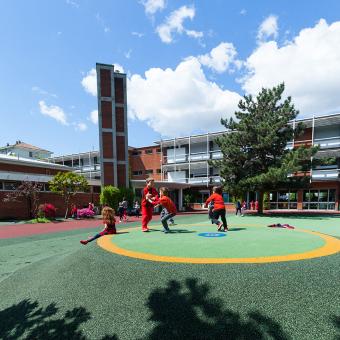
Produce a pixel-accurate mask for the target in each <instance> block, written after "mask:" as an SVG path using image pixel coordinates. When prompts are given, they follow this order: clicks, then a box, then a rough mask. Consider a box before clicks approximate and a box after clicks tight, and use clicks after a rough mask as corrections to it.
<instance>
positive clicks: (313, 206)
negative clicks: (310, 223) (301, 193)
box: [309, 203, 318, 209]
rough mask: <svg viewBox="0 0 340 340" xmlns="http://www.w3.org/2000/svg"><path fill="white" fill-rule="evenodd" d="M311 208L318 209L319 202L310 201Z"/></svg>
mask: <svg viewBox="0 0 340 340" xmlns="http://www.w3.org/2000/svg"><path fill="white" fill-rule="evenodd" d="M309 209H318V204H317V203H310V204H309Z"/></svg>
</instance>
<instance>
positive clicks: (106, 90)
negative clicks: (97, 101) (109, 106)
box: [100, 69, 111, 97]
mask: <svg viewBox="0 0 340 340" xmlns="http://www.w3.org/2000/svg"><path fill="white" fill-rule="evenodd" d="M100 86H101V96H102V97H111V71H110V70H105V69H101V70H100Z"/></svg>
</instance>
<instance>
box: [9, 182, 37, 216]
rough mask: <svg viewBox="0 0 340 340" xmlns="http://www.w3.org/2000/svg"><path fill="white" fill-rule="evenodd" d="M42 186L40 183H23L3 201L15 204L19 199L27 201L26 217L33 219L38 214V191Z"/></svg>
mask: <svg viewBox="0 0 340 340" xmlns="http://www.w3.org/2000/svg"><path fill="white" fill-rule="evenodd" d="M42 186H43V184H42V183H38V182H30V181H23V182H21V184H20V185H19V186H18V187H17V188H16V189H15V190H14V191H12V192H10V193H8V194H7V195H6V196H5V198H4V199H3V201H4V202H17V201H18V199H19V198H20V197H24V198H25V199H26V201H27V208H28V215H29V217H30V218H34V217H36V215H37V212H38V206H39V191H41V188H42Z"/></svg>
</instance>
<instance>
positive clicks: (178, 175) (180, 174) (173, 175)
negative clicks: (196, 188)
mask: <svg viewBox="0 0 340 340" xmlns="http://www.w3.org/2000/svg"><path fill="white" fill-rule="evenodd" d="M185 181H186V180H185V171H171V172H168V182H185Z"/></svg>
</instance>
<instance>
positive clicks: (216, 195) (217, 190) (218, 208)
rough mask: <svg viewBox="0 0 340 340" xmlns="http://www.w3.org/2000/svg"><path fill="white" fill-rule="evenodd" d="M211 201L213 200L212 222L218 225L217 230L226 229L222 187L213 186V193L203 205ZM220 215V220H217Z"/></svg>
mask: <svg viewBox="0 0 340 340" xmlns="http://www.w3.org/2000/svg"><path fill="white" fill-rule="evenodd" d="M211 201H214V209H213V218H212V222H213V223H214V224H216V225H217V226H218V228H217V230H218V231H222V228H223V231H227V230H228V226H227V220H226V218H225V215H226V212H225V206H224V200H223V197H222V187H213V194H212V195H210V197H209V198H208V199H207V200H206V202H205V206H207V205H208V204H209V203H210V202H211ZM220 217H221V220H222V222H220V221H219V218H220Z"/></svg>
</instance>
